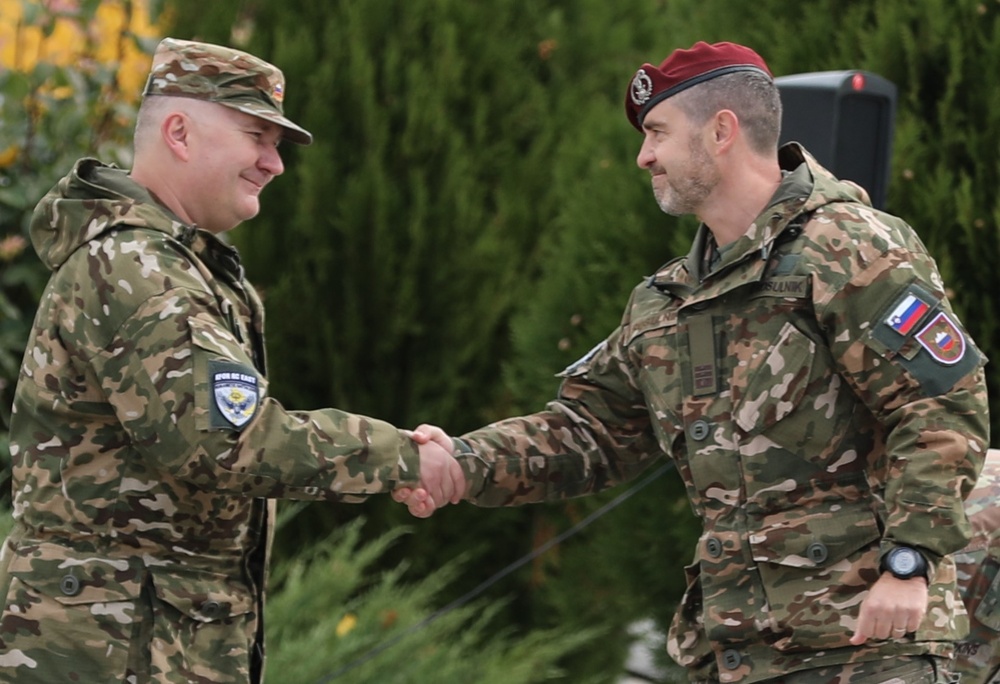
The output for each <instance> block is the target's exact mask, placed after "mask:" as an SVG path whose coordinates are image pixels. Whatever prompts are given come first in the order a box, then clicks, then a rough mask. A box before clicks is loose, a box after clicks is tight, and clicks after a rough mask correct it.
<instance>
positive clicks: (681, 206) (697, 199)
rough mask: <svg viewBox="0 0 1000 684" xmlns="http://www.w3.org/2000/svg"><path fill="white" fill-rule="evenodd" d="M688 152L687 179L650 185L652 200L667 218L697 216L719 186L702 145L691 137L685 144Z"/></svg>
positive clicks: (682, 178) (715, 173)
mask: <svg viewBox="0 0 1000 684" xmlns="http://www.w3.org/2000/svg"><path fill="white" fill-rule="evenodd" d="M688 150H689V152H690V156H689V159H690V161H689V163H688V173H687V174H686V176H684V177H681V178H678V179H677V180H672V177H671V176H666V177H664V178H663V180H664V184H663V185H662V186H660V187H657V186H656V179H655V178H654V179H653V181H652V183H653V196H654V197H655V198H656V203H657V204H658V205H659V206H660V209H661V210H662V211H663V212H664V213H665V214H669V215H670V216H685V215H687V214H698V212H699V209H700V208H701V207H702V205H703V204H704V202H705V200H706V198H708V196H709V195H710V194H711V193H712V191H713V190H715V187H716V186H717V185H718V184H719V171H718V169H717V168H715V165H714V164H712V159H711V158H710V157H709V156H708V152H706V151H705V148H704V146H703V145H702V144H701V141H700V140H699V139H698V138H696V137H692V138H691V140H690V141H689V144H688Z"/></svg>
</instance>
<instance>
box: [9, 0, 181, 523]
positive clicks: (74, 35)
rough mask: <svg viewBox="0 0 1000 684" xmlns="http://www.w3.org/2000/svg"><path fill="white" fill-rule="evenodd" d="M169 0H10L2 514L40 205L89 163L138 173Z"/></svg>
mask: <svg viewBox="0 0 1000 684" xmlns="http://www.w3.org/2000/svg"><path fill="white" fill-rule="evenodd" d="M161 1H162V0H0V512H2V509H3V508H4V505H5V504H6V497H5V495H4V494H3V492H4V491H9V485H7V489H6V490H5V489H3V485H5V484H6V478H5V476H4V473H5V472H6V464H7V463H8V462H9V454H7V448H6V424H7V419H8V417H9V415H10V392H11V390H12V389H13V380H14V378H15V377H16V376H17V369H18V366H19V363H20V359H21V355H22V353H23V350H24V344H25V341H26V339H27V336H28V331H29V329H30V323H31V319H32V318H33V316H34V308H35V305H36V302H37V300H38V297H39V295H40V293H41V289H42V287H43V285H44V283H45V279H46V273H45V269H44V267H43V266H42V265H41V264H40V263H39V262H38V260H37V259H36V258H34V254H33V253H32V251H31V248H30V247H29V245H28V240H27V235H28V233H27V226H28V223H29V220H30V217H31V212H32V209H33V208H34V206H35V203H37V202H38V200H39V198H41V196H42V195H43V194H44V193H45V192H46V191H48V190H49V188H51V187H52V186H53V185H54V184H55V183H56V181H57V180H58V179H59V178H60V177H61V176H63V175H65V174H66V173H67V172H68V171H69V169H70V168H71V167H72V165H73V163H74V162H75V161H76V160H77V159H79V158H80V157H85V156H94V157H98V158H100V159H102V160H104V161H107V162H111V163H116V164H118V165H119V166H128V165H130V163H131V153H132V147H131V131H132V127H133V124H134V122H135V113H136V108H137V106H138V102H139V98H140V95H141V91H142V87H143V84H144V81H145V78H146V73H147V72H148V70H149V63H150V59H151V56H152V51H153V48H154V47H155V45H156V43H157V42H158V40H159V38H160V35H159V29H158V20H159V17H160V13H159V5H160V2H161Z"/></svg>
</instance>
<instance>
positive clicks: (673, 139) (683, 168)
mask: <svg viewBox="0 0 1000 684" xmlns="http://www.w3.org/2000/svg"><path fill="white" fill-rule="evenodd" d="M642 128H643V135H644V136H645V137H644V139H643V141H642V147H640V149H639V155H638V157H637V158H636V163H637V164H638V165H639V167H640V168H643V169H646V170H647V171H649V172H650V174H651V176H652V180H651V182H652V185H653V195H654V196H655V197H656V202H657V204H659V205H660V208H661V209H662V210H663V211H664V212H666V213H667V214H670V215H672V216H682V215H684V214H695V215H699V214H700V213H701V211H702V209H703V207H704V205H705V202H706V200H707V199H708V198H709V196H710V195H711V194H712V192H713V191H714V190H715V188H716V186H717V185H718V184H719V179H720V174H719V170H718V168H717V167H716V165H715V162H714V161H713V159H712V158H711V156H710V155H709V153H708V151H707V149H706V148H705V141H704V138H703V136H704V133H705V127H704V126H702V127H699V126H695V125H694V124H692V123H691V121H690V119H689V118H688V117H687V115H686V114H685V113H684V112H683V111H682V110H681V109H680V108H678V107H677V106H676V105H674V104H673V103H671V101H670V100H669V99H668V100H664V101H663V102H661V103H659V104H657V105H656V106H655V107H653V108H652V109H651V110H650V111H649V113H648V114H647V115H646V118H645V119H644V120H643V124H642Z"/></svg>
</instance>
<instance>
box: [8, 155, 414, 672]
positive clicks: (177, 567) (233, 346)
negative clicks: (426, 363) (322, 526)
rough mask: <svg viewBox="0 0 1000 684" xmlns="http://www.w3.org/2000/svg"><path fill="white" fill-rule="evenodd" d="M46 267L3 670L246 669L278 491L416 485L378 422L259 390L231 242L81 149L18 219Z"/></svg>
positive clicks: (244, 293) (18, 397) (29, 368)
mask: <svg viewBox="0 0 1000 684" xmlns="http://www.w3.org/2000/svg"><path fill="white" fill-rule="evenodd" d="M31 237H32V241H33V243H34V246H35V248H36V250H37V251H38V254H39V256H40V257H41V258H42V260H43V261H44V262H45V264H46V265H47V266H48V267H49V268H50V269H52V270H53V271H54V273H53V274H52V276H51V279H50V281H49V284H48V286H47V288H46V290H45V293H44V295H43V297H42V300H41V302H40V305H39V309H38V315H37V318H36V320H35V325H34V329H33V331H32V336H31V343H30V344H29V346H28V349H27V351H26V353H25V357H24V363H23V366H22V370H21V374H20V379H19V382H18V386H17V390H16V394H15V399H14V415H13V418H12V421H11V453H12V456H13V481H14V517H15V528H14V530H13V532H12V533H11V535H10V537H9V538H8V539H7V540H6V542H5V543H4V545H3V548H2V551H0V595H2V596H4V604H3V614H2V618H0V672H3V676H2V677H0V678H2V679H3V681H5V682H16V683H18V684H24V683H27V682H32V683H43V684H52V683H53V682H71V681H76V682H112V681H114V682H126V681H127V682H134V683H144V682H243V683H245V682H259V681H260V680H261V677H262V670H263V643H262V635H263V621H262V617H261V616H262V613H261V611H262V607H263V603H264V586H265V580H266V567H267V556H268V549H269V545H270V540H271V529H272V528H271V523H272V521H273V519H274V502H273V499H274V498H278V497H280V498H293V499H326V500H330V501H362V500H364V499H365V498H366V497H367V495H370V494H375V493H381V492H386V491H388V490H389V489H390V488H392V487H393V486H394V485H397V484H410V485H413V484H415V483H417V482H418V476H419V473H418V466H419V458H418V452H417V449H416V447H415V446H414V444H413V443H412V442H411V441H410V440H409V439H408V438H407V437H406V436H405V434H404V433H402V432H400V431H399V430H397V429H396V428H394V427H392V426H391V425H389V424H387V423H384V422H381V421H378V420H373V419H370V418H366V417H363V416H358V415H352V414H349V413H345V412H342V411H338V410H334V409H326V410H316V411H298V412H292V411H288V410H286V409H285V408H283V407H282V406H281V404H279V403H278V402H277V401H276V400H275V399H273V398H272V397H270V396H269V394H268V384H267V378H266V375H265V359H264V312H263V308H262V306H261V302H260V299H259V297H258V296H257V293H256V292H255V291H254V289H253V288H252V287H251V285H250V284H249V283H248V282H247V281H246V280H244V277H243V269H242V267H241V266H240V261H239V258H238V256H237V254H236V252H235V251H234V250H233V249H232V248H231V247H229V246H227V245H226V244H225V243H224V242H223V241H221V240H220V239H219V238H217V237H216V236H215V235H213V234H210V233H208V232H205V231H201V230H198V229H196V228H195V227H193V226H190V225H185V224H184V223H183V222H182V221H180V220H179V219H178V218H177V217H176V216H174V215H173V214H171V213H170V212H169V211H168V210H167V209H165V208H164V207H163V206H162V205H160V204H159V203H158V202H157V201H155V200H154V199H153V198H152V197H151V196H150V194H149V193H148V191H146V190H145V189H144V188H142V187H140V186H139V185H137V184H136V183H135V182H133V181H132V180H131V179H130V178H129V177H128V175H127V174H126V173H125V172H124V171H121V170H118V169H115V168H112V167H109V166H105V165H102V164H101V163H99V162H97V161H95V160H92V159H84V160H81V161H80V162H78V163H77V165H76V166H75V168H74V169H73V171H72V172H71V173H70V174H69V175H68V176H67V177H66V178H64V179H63V180H62V181H60V182H59V184H58V185H57V186H56V187H55V188H54V189H53V190H52V191H50V192H49V194H48V195H46V196H45V197H44V198H43V199H42V201H41V202H40V203H39V205H38V208H37V209H36V212H35V216H34V219H33V222H32V225H31Z"/></svg>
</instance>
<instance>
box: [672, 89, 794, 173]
mask: <svg viewBox="0 0 1000 684" xmlns="http://www.w3.org/2000/svg"><path fill="white" fill-rule="evenodd" d="M671 100H672V101H673V102H674V104H675V105H677V107H678V108H679V109H680V110H681V111H682V112H684V114H685V115H686V116H687V117H688V119H690V120H691V121H692V122H693V123H695V124H703V123H705V122H706V121H708V119H709V118H710V117H712V116H715V114H716V113H717V112H719V111H720V110H723V109H729V110H731V111H732V112H733V113H734V114H736V116H737V118H739V120H740V124H741V126H742V128H743V130H744V131H745V132H746V136H747V140H748V142H749V143H750V147H751V148H752V149H753V150H754V151H755V152H758V153H760V154H772V153H774V152H776V151H777V149H778V138H779V136H780V135H781V95H780V93H779V92H778V87H777V86H776V85H775V84H774V81H773V80H771V78H770V77H768V76H767V75H765V74H762V73H757V72H755V71H740V72H737V73H733V74H726V75H724V76H718V77H716V78H713V79H711V80H708V81H705V82H704V83H699V84H698V85H696V86H692V87H691V88H688V89H687V90H685V91H683V92H680V93H678V94H677V95H674V96H673V97H672V98H671Z"/></svg>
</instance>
